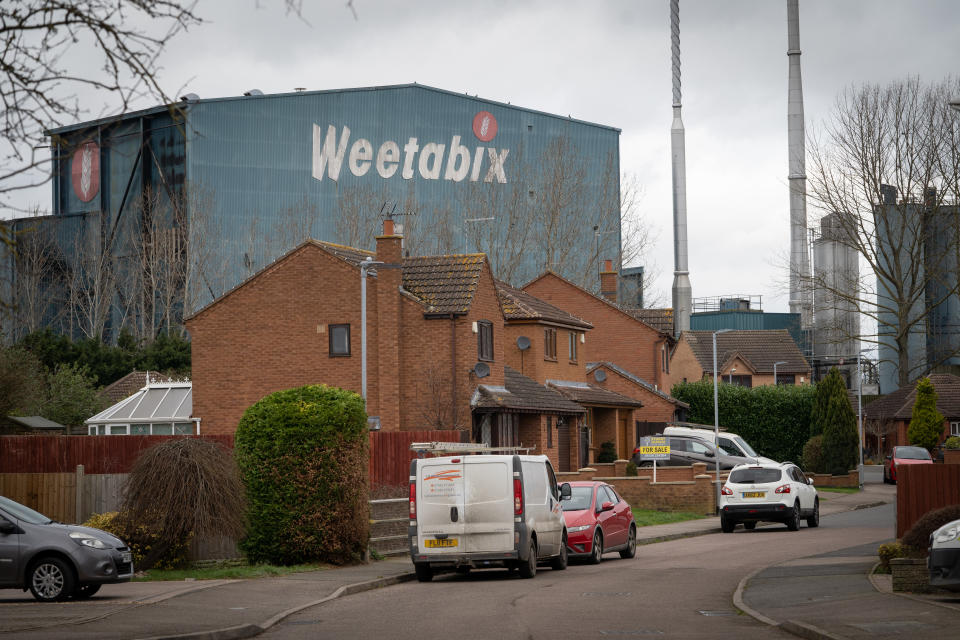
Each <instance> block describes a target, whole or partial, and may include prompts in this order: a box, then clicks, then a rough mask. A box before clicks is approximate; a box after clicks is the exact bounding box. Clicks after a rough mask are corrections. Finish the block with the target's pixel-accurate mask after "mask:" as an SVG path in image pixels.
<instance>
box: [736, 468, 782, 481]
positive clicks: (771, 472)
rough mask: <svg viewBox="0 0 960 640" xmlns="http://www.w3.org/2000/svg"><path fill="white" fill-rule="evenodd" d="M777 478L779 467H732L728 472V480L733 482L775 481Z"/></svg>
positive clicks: (778, 477) (778, 476)
mask: <svg viewBox="0 0 960 640" xmlns="http://www.w3.org/2000/svg"><path fill="white" fill-rule="evenodd" d="M779 479H780V469H767V468H764V467H747V468H746V469H734V470H733V471H731V472H730V482H733V483H735V484H759V483H763V482H776V481H777V480H779Z"/></svg>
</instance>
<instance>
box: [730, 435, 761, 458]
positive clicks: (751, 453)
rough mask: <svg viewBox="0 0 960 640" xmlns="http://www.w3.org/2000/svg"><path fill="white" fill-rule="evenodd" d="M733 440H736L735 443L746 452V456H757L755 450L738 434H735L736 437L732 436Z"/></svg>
mask: <svg viewBox="0 0 960 640" xmlns="http://www.w3.org/2000/svg"><path fill="white" fill-rule="evenodd" d="M734 440H736V441H737V444H738V445H740V447H741V448H742V449H743V450H744V451H745V452H746V453H747V455H748V456H751V457H754V458H756V457H757V452H756V451H754V450H753V448H751V447H750V445H748V444H747V441H746V440H744V439H743V438H741V437H740V436H737V437H736V438H734Z"/></svg>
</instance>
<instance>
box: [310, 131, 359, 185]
mask: <svg viewBox="0 0 960 640" xmlns="http://www.w3.org/2000/svg"><path fill="white" fill-rule="evenodd" d="M348 140H350V127H347V126H344V127H343V135H342V137H341V138H340V144H339V145H338V144H337V128H336V127H334V126H333V125H332V124H331V125H330V126H328V127H327V136H326V139H325V140H324V141H323V144H321V143H320V127H319V126H318V125H316V124H315V125H313V177H314V178H316V179H317V180H323V171H324V168H326V170H327V175H328V176H329V177H330V179H331V180H333V181H334V182H336V181H337V179H338V178H339V177H340V166H341V165H342V164H343V154H344V152H345V151H346V150H347V141H348Z"/></svg>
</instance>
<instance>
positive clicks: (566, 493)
mask: <svg viewBox="0 0 960 640" xmlns="http://www.w3.org/2000/svg"><path fill="white" fill-rule="evenodd" d="M572 495H573V490H572V489H570V483H569V482H564V483H563V484H562V485H560V499H561V500H569V499H570V496H572Z"/></svg>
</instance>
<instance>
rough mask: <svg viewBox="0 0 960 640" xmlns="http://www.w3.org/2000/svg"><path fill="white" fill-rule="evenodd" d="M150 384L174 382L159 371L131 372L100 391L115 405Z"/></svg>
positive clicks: (103, 396) (104, 397)
mask: <svg viewBox="0 0 960 640" xmlns="http://www.w3.org/2000/svg"><path fill="white" fill-rule="evenodd" d="M148 377H149V382H172V381H173V378H171V377H170V376H165V375H162V374H161V373H160V372H159V371H131V372H130V373H128V374H127V375H125V376H123V377H122V378H120V379H119V380H117V381H115V382H113V383H111V384H108V385H107V386H105V387H104V388H103V389H101V390H100V394H99V395H100V397H101V398H103V399H105V400H107V401H108V402H110V404H113V403H115V402H120V401H121V400H123V399H124V398H129V397H130V396H132V395H133V394H135V393H136V392H137V391H140V389H142V388H144V387H145V386H147V382H148V380H147V378H148Z"/></svg>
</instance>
